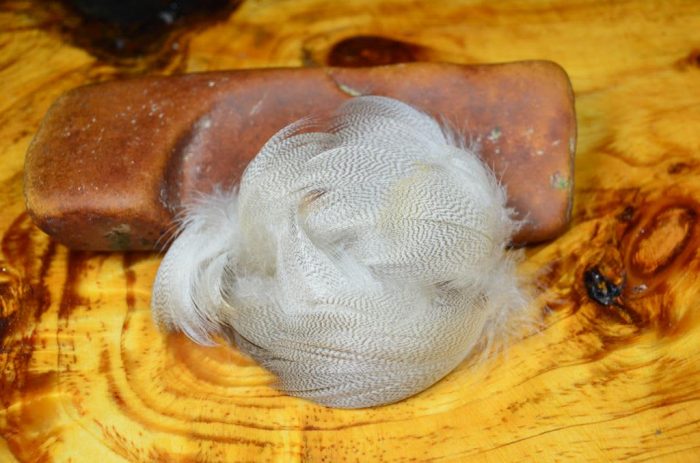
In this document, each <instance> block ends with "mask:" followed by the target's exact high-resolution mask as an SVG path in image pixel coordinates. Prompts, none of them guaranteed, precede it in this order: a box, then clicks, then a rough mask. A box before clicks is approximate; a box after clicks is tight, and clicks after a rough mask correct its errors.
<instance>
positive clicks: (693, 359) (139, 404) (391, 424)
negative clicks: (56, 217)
mask: <svg viewBox="0 0 700 463" xmlns="http://www.w3.org/2000/svg"><path fill="white" fill-rule="evenodd" d="M41 3H43V2H36V3H33V2H4V3H3V4H2V7H3V10H2V12H0V31H2V32H0V34H1V35H0V38H1V39H2V40H0V46H1V47H2V48H0V81H2V82H3V92H4V97H3V98H2V99H0V120H1V121H2V124H0V140H2V141H1V142H0V165H1V166H2V168H1V169H0V184H1V188H0V233H1V234H2V239H1V247H0V250H1V252H2V254H1V255H0V309H1V310H2V313H1V315H2V316H1V317H0V336H2V352H1V353H0V364H1V365H2V367H1V368H2V370H1V372H0V403H1V404H2V409H1V410H0V436H2V440H0V461H3V462H4V461H9V462H12V461H103V462H111V461H121V462H124V461H189V462H194V461H329V462H335V461H412V460H413V461H524V460H533V461H601V460H613V461H697V460H698V459H699V458H700V425H699V423H700V358H698V357H699V354H698V352H699V351H700V307H698V300H700V297H699V296H700V294H699V293H700V281H698V280H699V278H698V276H699V275H700V273H699V272H700V268H699V266H700V256H698V245H699V244H700V223H698V221H699V220H700V186H699V185H700V183H699V181H700V178H699V177H700V175H699V171H698V166H700V132H698V130H697V127H698V126H700V92H697V91H694V89H696V88H697V85H698V82H700V61H699V60H698V47H699V46H700V44H699V43H698V41H697V32H696V31H698V30H700V5H698V4H697V2H691V1H687V2H681V1H678V2H675V1H669V2H642V1H639V2H634V1H630V2H624V3H616V4H614V5H610V4H608V3H602V2H601V3H600V4H598V3H595V2H568V1H566V2H564V1H561V2H555V3H552V2H546V3H545V2H522V3H521V2H497V3H494V2H483V3H476V2H441V3H440V6H438V5H437V4H436V5H434V6H430V5H432V4H430V5H429V4H428V3H425V2H421V3H419V2H404V1H401V2H399V1H393V2H392V1H386V0H383V1H380V2H365V1H353V2H342V5H341V4H340V3H339V4H338V5H336V4H331V3H328V2H321V1H316V0H314V1H311V0H309V1H295V2H267V1H247V2H243V3H242V4H241V5H240V6H239V7H238V9H236V10H235V11H233V12H232V14H231V16H230V17H228V18H227V19H226V18H223V19H221V21H220V22H218V23H214V22H213V23H211V24H209V25H208V27H207V28H205V29H199V30H196V31H192V30H184V31H183V30H180V31H178V34H179V35H173V36H170V37H169V38H168V39H167V40H165V41H164V43H166V44H167V45H168V46H170V47H172V46H173V44H175V43H177V44H178V46H177V47H176V48H177V52H176V53H172V49H171V50H170V52H168V53H167V54H164V55H162V56H163V57H164V58H162V59H160V58H159V59H155V58H153V57H147V58H144V59H143V61H139V60H131V61H123V60H122V61H120V60H114V61H109V62H108V61H103V60H98V59H96V58H94V57H93V56H92V55H91V54H90V50H87V51H86V50H82V49H79V48H74V47H72V46H70V45H68V43H70V40H69V38H67V37H66V36H65V35H62V34H61V33H59V32H60V31H57V30H55V29H52V28H51V27H47V24H48V26H50V25H51V23H50V22H47V21H48V20H47V16H46V13H45V10H43V9H42V8H43V7H42V6H41ZM44 29H45V30H46V31H44ZM530 58H539V59H550V60H553V61H556V62H558V63H560V64H562V65H563V67H564V68H565V69H566V70H567V71H568V73H569V75H570V76H571V78H572V83H573V86H574V90H575V91H576V94H577V113H578V123H579V146H578V150H577V152H578V155H577V160H576V176H575V207H574V211H573V224H572V226H571V228H570V230H569V231H568V232H567V233H566V234H565V235H563V236H562V237H560V238H558V239H557V240H556V241H554V242H551V243H547V244H544V245H542V246H539V247H537V248H533V249H528V250H526V251H525V252H526V258H525V260H524V262H523V263H522V265H521V268H522V271H523V273H524V274H525V275H528V276H530V277H531V278H532V279H533V280H534V281H536V283H537V286H538V288H539V291H540V292H539V295H538V296H537V298H536V300H535V303H533V305H532V310H533V313H537V314H541V316H542V320H543V330H542V331H541V333H539V334H537V335H534V336H529V337H527V338H526V339H524V340H522V341H519V342H516V343H514V344H513V345H511V346H510V347H509V348H508V349H507V350H506V352H505V354H504V355H503V356H502V357H499V358H497V359H494V360H492V361H488V362H486V363H484V364H483V365H479V366H475V365H474V364H473V363H474V362H473V361H470V360H468V361H466V362H464V364H462V365H461V366H460V367H459V368H458V369H457V370H456V371H454V372H453V373H451V374H450V375H448V376H447V377H446V378H445V379H444V380H443V381H441V382H440V383H438V384H437V385H435V386H434V387H432V388H430V389H429V390H427V391H425V392H423V393H421V394H419V395H418V396H416V397H414V398H412V399H410V400H407V401H404V402H401V403H398V404H395V405H390V406H386V407H381V408H376V409H369V410H330V409H325V408H323V407H320V406H317V405H314V404H312V403H309V402H305V401H302V400H298V399H292V398H288V397H285V396H283V395H280V394H279V393H277V392H276V391H275V390H274V389H273V388H272V387H270V385H271V384H272V382H273V380H274V379H273V378H272V377H271V376H270V375H269V374H268V373H266V372H265V371H264V370H262V369H260V368H259V367H258V366H256V365H255V364H254V363H253V362H251V361H250V360H248V359H246V358H245V357H243V356H242V355H240V354H239V353H238V352H237V351H236V350H234V349H230V348H225V347H217V348H204V347H197V346H194V345H193V344H192V343H190V342H189V341H187V340H186V339H184V338H183V337H182V336H180V335H163V334H160V333H158V332H157V331H156V329H155V328H154V326H153V324H152V321H151V318H150V312H149V298H150V289H151V285H152V282H153V278H154V276H155V271H156V269H157V266H158V262H159V256H157V255H156V254H119V253H86V252H69V251H68V250H67V249H66V248H64V247H63V246H61V245H57V244H54V243H52V242H51V241H50V240H48V239H47V237H46V236H45V235H44V234H43V233H42V232H40V231H39V230H38V229H37V228H35V227H34V226H33V225H32V223H31V220H30V219H29V218H28V216H27V215H26V213H25V212H24V205H23V199H22V185H21V178H22V165H23V160H24V158H23V156H24V153H25V151H26V149H27V146H28V144H29V141H30V139H31V136H32V134H33V133H34V132H35V130H36V128H37V126H38V123H39V120H40V119H41V117H42V116H43V114H44V112H45V111H46V109H47V108H48V106H49V104H50V103H51V102H52V101H53V100H54V99H55V98H56V97H57V96H58V95H59V94H61V93H63V92H64V91H65V90H67V89H69V88H72V87H74V86H77V85H80V84H84V83H87V82H90V81H97V80H103V79H110V78H114V77H118V76H120V75H123V74H126V73H134V72H141V71H143V70H144V69H145V70H149V71H151V72H172V71H175V70H180V71H201V70H215V69H226V68H240V67H253V66H292V65H306V66H313V65H318V64H324V63H332V64H335V65H358V64H363V63H366V64H372V63H374V62H393V61H395V60H402V61H406V60H449V61H454V62H463V63H466V62H496V61H510V60H518V59H530ZM110 63H111V64H110Z"/></svg>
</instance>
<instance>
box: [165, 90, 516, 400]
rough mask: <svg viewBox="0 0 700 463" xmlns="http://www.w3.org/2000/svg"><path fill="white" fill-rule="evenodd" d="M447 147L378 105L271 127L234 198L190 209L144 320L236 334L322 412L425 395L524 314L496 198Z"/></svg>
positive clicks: (434, 130) (508, 222) (202, 339)
mask: <svg viewBox="0 0 700 463" xmlns="http://www.w3.org/2000/svg"><path fill="white" fill-rule="evenodd" d="M454 140H455V137H454V136H453V135H451V134H450V133H448V132H445V131H444V130H443V129H442V128H441V126H440V125H439V124H438V123H437V122H436V121H435V120H434V119H432V118H431V117H429V116H427V115H426V114H423V113H422V112H420V111H418V110H416V109H414V108H412V107H410V106H408V105H406V104H404V103H401V102H399V101H397V100H393V99H389V98H384V97H358V98H353V99H351V100H349V101H348V102H346V103H345V104H343V105H342V106H341V107H340V109H339V110H338V111H337V112H336V113H334V114H333V115H332V116H331V117H330V118H329V119H327V120H323V119H304V120H302V121H299V122H297V123H295V124H292V125H290V126H289V127H287V128H285V129H283V130H281V131H280V132H279V133H278V134H276V135H275V136H274V137H272V138H271V139H270V140H269V141H268V143H267V144H266V145H265V146H264V147H263V148H262V150H261V151H260V153H259V154H258V156H257V157H256V158H255V159H254V160H253V161H252V162H251V164H250V165H249V166H248V168H247V169H246V171H245V173H244V175H243V178H242V180H241V183H240V187H239V189H238V190H237V191H231V192H218V193H215V194H213V195H211V196H208V197H204V198H202V199H201V200H200V201H198V202H196V203H195V204H193V205H192V206H190V208H189V209H188V210H187V213H186V219H185V220H184V222H183V224H182V228H181V232H180V234H179V235H178V236H177V238H176V239H175V240H174V242H173V244H172V246H171V247H170V249H169V250H168V252H167V254H166V256H165V258H164V259H163V262H162V264H161V267H160V269H159V271H158V276H157V279H156V282H155V287H154V290H153V303H152V304H153V313H154V317H155V319H156V321H157V322H158V323H159V324H160V325H161V326H163V327H164V328H166V329H173V330H180V331H182V332H184V333H185V334H186V335H187V336H189V337H190V338H192V339H193V340H194V341H196V342H198V343H203V344H208V343H211V342H212V336H215V335H218V336H224V337H229V338H233V339H235V342H236V344H237V345H238V346H239V348H240V349H242V350H243V351H245V352H247V353H248V354H249V355H251V356H252V357H253V358H254V359H256V360H257V361H258V362H259V363H260V364H261V365H263V366H264V367H265V368H267V369H269V370H270V371H272V372H273V373H274V374H275V375H276V376H277V377H278V379H279V384H278V386H279V387H280V389H281V390H283V391H285V392H287V393H289V394H291V395H295V396H298V397H304V398H308V399H311V400H314V401H316V402H319V403H321V404H325V405H328V406H333V407H347V408H356V407H367V406H373V405H381V404H386V403H391V402H395V401H398V400H401V399H403V398H406V397H408V396H411V395H413V394H416V393H418V392H420V391H421V390H423V389H425V388H427V387H429V386H430V385H432V384H433V383H435V382H436V381H438V380H439V379H440V378H442V377H443V376H445V375H446V374H447V373H449V372H450V371H451V370H452V369H454V368H455V367H456V366H457V365H458V364H459V363H460V362H461V361H462V360H464V359H465V357H466V356H467V355H468V354H469V353H470V352H471V351H472V350H473V349H474V348H475V346H477V345H478V344H480V343H481V344H484V343H485V344H488V343H490V342H492V340H493V339H495V338H496V337H498V336H499V334H500V333H501V332H502V330H503V329H504V326H505V325H506V324H507V322H508V320H509V319H511V318H512V316H513V314H514V313H516V314H517V313H518V312H519V311H521V309H522V308H523V307H524V306H525V299H524V297H523V296H522V293H521V291H520V290H519V289H518V286H517V283H516V277H515V273H514V268H513V263H512V261H511V259H510V258H509V257H508V256H507V254H506V251H505V248H506V246H507V244H508V241H509V240H510V237H511V235H512V233H513V231H514V230H515V227H516V224H515V222H514V221H513V220H512V219H511V218H510V214H509V210H508V209H507V208H506V206H505V201H506V196H505V193H504V191H503V189H502V188H501V186H500V185H499V184H498V182H497V180H496V179H495V178H494V176H493V174H492V173H491V172H490V171H489V170H488V168H486V167H485V166H484V165H483V164H482V162H481V161H480V159H479V158H478V156H477V155H476V154H475V153H474V152H472V151H471V150H469V149H467V148H465V147H463V146H459V145H458V144H455V142H454Z"/></svg>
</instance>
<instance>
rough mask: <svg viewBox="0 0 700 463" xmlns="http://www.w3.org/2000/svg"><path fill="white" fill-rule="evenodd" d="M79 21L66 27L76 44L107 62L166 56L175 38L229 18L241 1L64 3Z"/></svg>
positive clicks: (76, 0)
mask: <svg viewBox="0 0 700 463" xmlns="http://www.w3.org/2000/svg"><path fill="white" fill-rule="evenodd" d="M63 3H64V4H65V5H67V6H68V7H69V9H68V10H69V12H70V13H72V15H74V18H71V20H69V21H65V22H64V24H63V25H62V29H61V30H62V32H63V33H65V34H67V35H68V36H69V37H71V38H72V39H73V41H74V42H75V43H76V44H77V45H79V46H81V47H83V48H85V49H87V50H89V51H91V52H92V53H93V54H95V55H97V56H99V57H101V58H103V59H105V60H107V61H120V60H124V59H129V58H137V57H142V56H145V55H150V54H154V53H161V52H162V51H163V50H162V49H163V47H164V45H165V44H166V42H167V41H168V37H169V36H170V34H171V33H172V32H173V31H175V30H177V29H179V28H181V27H183V26H185V25H189V26H191V25H195V24H203V23H208V22H211V21H212V20H213V19H214V18H220V17H226V16H227V15H228V14H229V13H230V12H231V11H233V10H234V9H235V7H236V6H237V5H238V3H240V1H239V0H120V1H114V0H65V1H64V2H63Z"/></svg>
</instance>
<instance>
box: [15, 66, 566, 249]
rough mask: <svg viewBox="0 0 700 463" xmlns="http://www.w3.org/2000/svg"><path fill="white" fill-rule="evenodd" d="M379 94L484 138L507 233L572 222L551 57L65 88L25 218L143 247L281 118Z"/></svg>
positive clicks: (36, 162) (539, 232) (525, 235)
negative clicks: (518, 224)
mask: <svg viewBox="0 0 700 463" xmlns="http://www.w3.org/2000/svg"><path fill="white" fill-rule="evenodd" d="M360 94H368V95H371V94H373V95H385V96H390V97H393V98H397V99H399V100H402V101H404V102H406V103H409V104H411V105H413V106H416V107H418V108H420V109H422V110H424V111H426V112H428V113H430V114H433V115H437V116H439V117H441V118H444V120H446V122H448V123H449V124H450V125H452V127H454V128H455V129H457V130H459V131H462V132H464V133H465V135H467V136H468V138H471V139H477V140H480V144H481V154H482V157H483V159H484V161H485V162H486V163H487V164H488V165H489V166H491V167H492V168H493V170H494V171H495V173H496V174H497V175H498V176H499V177H500V178H501V180H502V181H503V183H504V185H505V186H506V188H507V190H508V194H509V205H510V206H511V207H513V208H514V209H515V210H516V211H517V212H518V213H519V215H520V217H522V218H526V219H527V222H526V224H525V225H524V226H523V227H522V229H521V230H520V231H519V232H518V234H517V235H516V237H515V242H516V244H525V243H533V242H538V241H543V240H547V239H550V238H553V237H555V236H557V235H558V234H559V233H561V232H562V231H563V230H564V229H565V228H566V225H567V223H568V221H569V215H570V210H571V193H572V187H573V154H574V149H575V143H576V118H575V114H574V106H573V103H574V100H573V94H572V91H571V86H570V83H569V80H568V77H567V75H566V73H565V72H564V71H563V70H562V69H561V68H560V67H559V66H557V65H556V64H554V63H551V62H542V61H533V62H521V63H510V64H498V65H478V66H460V65H451V64H438V63H411V64H402V65H395V66H383V67H369V68H313V69H301V68H296V69H267V70H261V69H257V70H241V71H227V72H217V73H206V74H190V75H182V76H173V77H145V78H140V79H133V80H125V81H114V82H108V83H104V84H98V85H90V86H86V87H81V88H78V89H75V90H73V91H71V92H69V93H67V94H66V95H64V96H63V97H61V98H60V99H59V100H58V101H57V102H56V103H55V104H54V105H53V107H52V108H51V109H50V110H49V112H48V113H47V115H46V117H45V119H44V121H43V123H42V125H41V127H40V129H39V131H38V133H37V134H36V136H35V138H34V140H33V142H32V144H31V146H30V148H29V151H28V153H27V157H26V165H25V196H26V201H27V209H28V211H29V213H30V215H31V217H32V218H33V219H34V221H35V222H36V223H37V224H38V225H39V227H41V228H42V229H43V230H44V231H46V232H47V233H48V234H50V235H51V236H53V237H54V238H56V239H57V240H58V241H60V242H62V243H64V244H66V245H68V246H69V247H72V248H76V249H92V250H109V249H112V250H125V249H153V248H154V247H156V245H157V243H158V242H159V240H161V241H162V237H163V235H164V234H165V233H166V232H167V231H168V230H170V229H172V223H173V218H174V216H175V215H176V214H177V212H178V211H179V210H181V206H182V204H184V203H186V202H187V201H188V200H190V199H191V198H192V196H193V195H194V194H196V193H197V192H208V191H211V190H212V188H213V187H214V186H216V185H219V186H222V187H224V188H226V187H230V186H233V185H234V184H235V183H236V182H237V181H238V179H239V178H240V176H241V174H242V172H243V170H244V169H245V166H246V165H247V164H248V162H249V161H250V160H251V159H252V158H253V157H254V156H255V154H257V152H258V151H259V150H260V148H261V147H262V145H263V144H264V143H265V142H266V141H267V140H268V139H269V137H270V136H272V135H273V134H274V133H275V132H277V131H278V130H279V129H281V128H282V127H284V126H286V125H287V124H289V123H291V122H293V121H296V120H298V119H300V118H302V117H304V116H308V115H310V114H318V113H321V112H324V111H330V110H333V109H335V108H337V107H338V106H339V105H340V103H341V102H342V101H343V100H345V99H347V98H350V97H352V96H356V95H360Z"/></svg>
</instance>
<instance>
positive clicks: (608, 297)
mask: <svg viewBox="0 0 700 463" xmlns="http://www.w3.org/2000/svg"><path fill="white" fill-rule="evenodd" d="M583 282H584V284H585V286H586V292H587V293H588V297H590V298H591V299H593V300H594V301H596V302H597V303H598V304H602V305H604V306H611V305H618V303H617V298H618V297H620V295H621V294H622V289H623V288H624V283H622V284H619V285H616V284H614V283H613V282H611V281H610V280H608V279H607V278H605V276H604V275H603V274H602V273H600V270H599V269H598V267H593V268H591V269H588V270H586V272H585V273H584V274H583Z"/></svg>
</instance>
